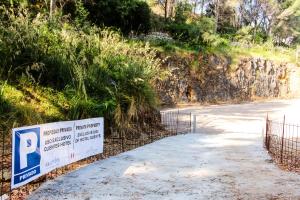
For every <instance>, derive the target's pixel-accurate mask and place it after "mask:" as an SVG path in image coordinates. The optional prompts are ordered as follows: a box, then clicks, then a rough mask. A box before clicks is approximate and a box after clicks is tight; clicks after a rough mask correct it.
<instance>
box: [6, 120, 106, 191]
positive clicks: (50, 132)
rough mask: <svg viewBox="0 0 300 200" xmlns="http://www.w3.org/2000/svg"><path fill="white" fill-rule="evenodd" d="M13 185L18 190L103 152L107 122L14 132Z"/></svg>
mask: <svg viewBox="0 0 300 200" xmlns="http://www.w3.org/2000/svg"><path fill="white" fill-rule="evenodd" d="M12 134H13V135H12V141H13V142H12V179H11V180H12V181H11V188H16V187H19V186H22V185H25V184H26V183H29V182H30V181H32V180H34V179H36V178H38V177H40V176H42V175H44V174H46V173H48V172H50V171H52V170H54V169H56V168H58V167H62V166H64V165H67V164H70V163H72V162H76V161H78V160H81V159H83V158H86V157H89V156H93V155H96V154H100V153H102V152H103V137H104V122H103V118H92V119H84V120H77V121H66V122H56V123H49V124H41V125H35V126H28V127H21V128H15V129H13V131H12Z"/></svg>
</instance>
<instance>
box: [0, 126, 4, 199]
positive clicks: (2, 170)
mask: <svg viewBox="0 0 300 200" xmlns="http://www.w3.org/2000/svg"><path fill="white" fill-rule="evenodd" d="M0 132H1V134H2V135H1V136H2V137H1V139H2V149H1V150H2V153H1V160H2V161H1V191H0V197H1V199H2V195H4V194H3V193H4V192H3V187H4V186H3V184H4V149H5V148H4V132H3V131H1V130H0Z"/></svg>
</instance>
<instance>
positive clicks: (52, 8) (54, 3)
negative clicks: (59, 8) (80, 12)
mask: <svg viewBox="0 0 300 200" xmlns="http://www.w3.org/2000/svg"><path fill="white" fill-rule="evenodd" d="M55 1H56V0H50V18H52V14H53V12H54V11H55V7H56V2H55Z"/></svg>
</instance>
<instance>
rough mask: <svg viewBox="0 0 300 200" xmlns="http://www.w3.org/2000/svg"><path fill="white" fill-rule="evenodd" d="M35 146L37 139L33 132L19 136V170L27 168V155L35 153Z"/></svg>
mask: <svg viewBox="0 0 300 200" xmlns="http://www.w3.org/2000/svg"><path fill="white" fill-rule="evenodd" d="M37 145H38V137H37V135H36V133H35V132H28V133H26V134H20V169H24V168H26V167H27V154H30V153H33V152H35V150H36V149H37ZM21 150H22V151H21Z"/></svg>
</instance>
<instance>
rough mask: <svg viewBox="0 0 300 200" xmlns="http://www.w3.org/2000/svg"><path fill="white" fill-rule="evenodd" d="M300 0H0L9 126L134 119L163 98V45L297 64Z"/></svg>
mask: <svg viewBox="0 0 300 200" xmlns="http://www.w3.org/2000/svg"><path fill="white" fill-rule="evenodd" d="M299 5H300V3H299V0H284V1H259V0H241V1H231V0H218V1H215V0H211V1H210V0H201V1H200V0H190V1H185V0H181V1H173V0H159V1H158V0H148V1H142V0H103V1H96V0H88V1H81V0H50V1H44V0H35V1H28V0H5V1H2V2H1V3H0V89H1V93H0V103H1V105H0V125H1V126H2V128H4V129H5V130H9V129H10V128H12V127H15V126H21V125H29V124H35V123H42V122H50V121H56V120H69V119H80V118H87V117H96V116H105V117H106V119H108V120H110V121H113V122H114V123H115V124H116V125H118V126H123V125H128V124H130V123H131V122H132V121H135V120H137V119H138V118H139V117H140V116H143V114H144V113H145V112H147V111H149V110H153V109H155V107H156V105H157V103H158V100H157V99H156V95H155V91H154V89H153V88H154V87H153V85H154V83H155V81H156V80H158V79H160V78H163V77H164V75H167V73H168V72H166V71H163V70H162V69H161V68H160V62H161V61H160V59H159V58H158V57H157V52H156V50H158V51H161V52H163V53H166V54H170V55H173V54H177V55H179V56H185V55H187V56H189V55H191V54H198V53H201V54H210V53H212V54H220V55H222V56H230V57H231V58H232V60H233V65H234V64H235V63H237V62H238V60H239V59H240V58H241V57H248V56H259V57H264V58H266V59H271V60H275V61H286V62H293V63H295V62H296V56H295V55H296V47H297V45H299V42H300V29H299V27H300V13H299V10H300V7H299ZM271 11H272V12H271ZM151 32H158V33H159V34H156V35H155V34H154V35H152V36H151V34H152V33H151ZM149 33H150V34H149ZM150 36H151V37H150ZM193 65H201V63H198V60H195V62H194V64H193ZM193 67H195V66H193Z"/></svg>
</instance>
